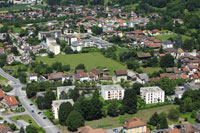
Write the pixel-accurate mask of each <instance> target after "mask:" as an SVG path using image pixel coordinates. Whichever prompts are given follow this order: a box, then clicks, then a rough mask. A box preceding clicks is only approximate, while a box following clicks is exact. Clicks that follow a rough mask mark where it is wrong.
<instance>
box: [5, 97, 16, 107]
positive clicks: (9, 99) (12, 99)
mask: <svg viewBox="0 0 200 133" xmlns="http://www.w3.org/2000/svg"><path fill="white" fill-rule="evenodd" d="M5 100H6V103H7V104H8V105H9V106H13V105H17V104H18V101H17V100H16V98H15V96H13V95H11V96H5Z"/></svg>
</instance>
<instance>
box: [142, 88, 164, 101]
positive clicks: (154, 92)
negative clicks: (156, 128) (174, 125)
mask: <svg viewBox="0 0 200 133" xmlns="http://www.w3.org/2000/svg"><path fill="white" fill-rule="evenodd" d="M140 97H141V98H142V99H143V100H144V101H145V102H146V104H151V103H158V102H160V103H162V102H164V101H165V92H164V91H163V90H162V89H161V88H160V87H158V86H152V87H141V88H140Z"/></svg>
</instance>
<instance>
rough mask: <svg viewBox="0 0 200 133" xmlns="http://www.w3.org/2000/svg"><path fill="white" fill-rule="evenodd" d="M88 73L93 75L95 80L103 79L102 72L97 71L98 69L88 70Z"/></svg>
mask: <svg viewBox="0 0 200 133" xmlns="http://www.w3.org/2000/svg"><path fill="white" fill-rule="evenodd" d="M90 72H91V73H93V74H94V76H95V79H99V78H101V77H103V72H101V71H99V70H98V69H95V68H93V69H91V70H90Z"/></svg>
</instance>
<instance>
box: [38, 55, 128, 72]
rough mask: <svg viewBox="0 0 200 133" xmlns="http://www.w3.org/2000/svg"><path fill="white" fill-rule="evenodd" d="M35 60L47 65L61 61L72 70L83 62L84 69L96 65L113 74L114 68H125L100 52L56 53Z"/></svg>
mask: <svg viewBox="0 0 200 133" xmlns="http://www.w3.org/2000/svg"><path fill="white" fill-rule="evenodd" d="M36 61H38V62H39V61H43V62H45V63H47V64H48V65H51V64H52V63H54V62H61V63H62V64H63V65H66V64H69V65H70V67H71V69H72V71H73V70H74V68H75V67H76V66H77V65H78V64H84V65H85V67H86V69H87V70H88V71H89V70H90V69H92V68H96V67H107V68H108V69H109V71H110V74H111V75H113V74H114V70H116V69H125V68H126V66H124V65H122V64H120V63H118V62H116V61H114V60H112V59H109V58H105V57H104V56H103V55H102V54H101V53H98V52H94V53H84V54H70V55H57V56H55V57H54V58H49V57H37V59H36Z"/></svg>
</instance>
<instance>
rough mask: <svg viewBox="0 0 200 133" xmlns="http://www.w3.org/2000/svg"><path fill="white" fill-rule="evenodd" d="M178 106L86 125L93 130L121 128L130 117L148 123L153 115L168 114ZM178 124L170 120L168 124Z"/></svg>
mask: <svg viewBox="0 0 200 133" xmlns="http://www.w3.org/2000/svg"><path fill="white" fill-rule="evenodd" d="M176 107H177V105H166V106H162V107H155V108H150V109H145V110H139V111H138V112H137V113H136V114H133V115H122V116H118V117H106V118H103V119H100V120H94V121H86V123H85V125H89V126H91V127H92V128H105V129H108V128H114V127H120V126H122V124H123V122H124V121H125V119H127V118H130V117H138V118H140V119H141V120H142V121H144V122H147V121H148V120H149V118H150V117H151V116H152V114H153V113H155V112H157V113H161V112H166V113H168V111H169V110H170V109H171V108H176ZM173 123H176V122H172V121H169V120H168V124H173Z"/></svg>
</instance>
